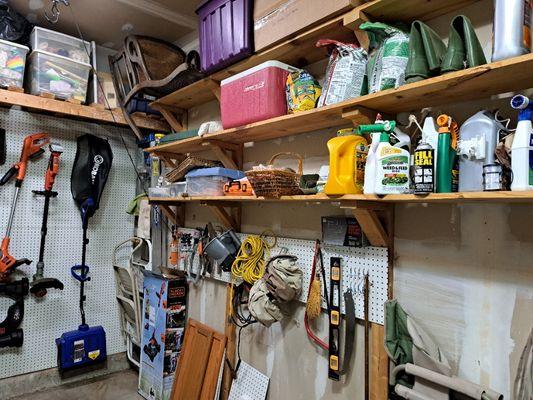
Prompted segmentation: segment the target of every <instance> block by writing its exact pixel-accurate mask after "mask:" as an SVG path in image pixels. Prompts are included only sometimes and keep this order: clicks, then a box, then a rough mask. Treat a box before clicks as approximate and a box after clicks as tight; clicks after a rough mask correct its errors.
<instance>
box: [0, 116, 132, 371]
mask: <svg viewBox="0 0 533 400" xmlns="http://www.w3.org/2000/svg"><path fill="white" fill-rule="evenodd" d="M0 121H1V126H2V127H3V128H4V129H5V130H6V138H7V160H6V163H5V165H3V166H0V174H3V173H4V172H5V171H7V170H8V169H9V167H10V166H11V164H13V163H14V162H16V161H18V158H19V157H20V151H21V147H22V141H23V139H24V137H25V136H26V135H29V134H32V133H36V132H47V133H49V134H50V135H51V137H52V141H56V142H58V143H60V144H61V145H62V146H63V147H64V148H65V152H64V153H63V154H62V156H61V165H60V171H59V175H58V176H57V178H56V183H55V186H54V190H55V191H57V192H58V193H59V195H58V197H57V198H54V199H51V201H50V212H49V220H48V235H47V240H46V250H45V259H44V261H45V276H48V277H55V278H58V279H60V280H61V281H62V282H63V283H64V285H65V289H64V290H63V291H57V290H50V291H49V293H48V295H47V296H46V297H45V298H44V299H40V300H36V299H35V298H34V297H33V296H31V295H29V296H28V297H27V298H26V301H25V315H24V321H23V323H22V328H23V330H24V346H23V347H22V348H20V349H0V378H5V377H8V376H13V375H18V374H23V373H28V372H32V371H38V370H42V369H46V368H52V367H55V366H56V365H57V360H56V357H57V351H56V346H55V343H54V340H55V339H56V338H57V337H59V336H60V335H61V334H62V333H63V332H66V331H70V330H74V329H77V327H78V325H79V324H80V315H79V309H78V298H79V284H78V282H77V281H75V280H74V279H73V278H72V276H71V275H70V267H71V266H73V265H75V264H79V263H80V262H81V245H82V243H81V241H82V229H81V218H80V214H79V211H78V209H77V208H76V206H75V204H74V201H73V200H72V195H71V192H70V174H71V170H72V164H73V162H74V156H75V153H76V138H77V137H78V136H80V135H82V134H85V133H92V134H94V135H97V136H100V137H106V138H108V139H109V142H110V144H111V148H112V150H113V156H114V157H113V166H112V169H111V172H110V175H109V179H108V182H107V186H106V188H105V191H104V194H103V196H102V199H101V202H100V209H99V210H98V211H97V212H96V214H95V216H94V217H93V218H91V220H90V222H89V230H88V236H89V240H90V242H89V245H88V248H87V265H89V266H90V267H91V271H90V276H91V280H90V281H89V282H88V283H87V284H86V295H87V302H86V304H85V310H86V315H87V323H88V324H89V325H102V326H103V327H104V329H105V330H106V334H107V352H108V354H114V353H119V352H122V351H124V350H125V346H124V339H123V337H122V335H121V333H120V321H119V316H118V308H117V303H116V301H115V283H114V277H113V268H112V265H111V255H112V251H113V249H114V247H115V245H116V244H117V243H118V242H120V241H122V240H124V239H126V238H128V237H130V236H131V235H132V234H133V223H134V221H133V217H132V216H130V215H128V214H126V206H127V204H128V202H129V201H130V200H131V199H132V198H133V197H134V195H135V172H134V169H133V167H132V165H131V163H130V160H129V158H128V155H127V153H126V151H125V149H124V146H123V144H122V141H121V140H120V136H119V133H122V134H123V135H124V137H125V139H126V141H127V144H128V147H129V148H130V149H132V150H133V151H134V150H135V148H136V146H135V142H134V140H133V138H132V134H131V132H130V131H129V130H127V129H123V128H118V127H112V126H105V125H102V126H100V125H97V124H93V123H88V122H78V121H72V120H68V119H63V118H59V117H56V118H54V117H48V116H43V115H36V114H30V113H27V112H23V111H17V110H6V109H0ZM132 154H135V153H134V152H133V153H132ZM48 157H49V152H48V149H46V153H45V154H44V155H43V156H42V157H41V158H40V159H39V160H37V161H35V162H30V164H29V166H28V173H27V175H26V180H25V181H24V184H23V186H22V190H21V193H20V198H19V203H18V206H17V210H16V215H15V220H14V222H13V230H12V235H11V236H12V239H11V245H10V252H11V254H12V255H13V256H14V257H15V258H22V257H26V258H29V259H31V260H33V261H34V263H33V264H32V265H30V266H22V267H20V272H23V273H24V275H26V276H27V277H28V278H29V279H30V281H31V276H32V275H33V273H34V272H35V263H36V261H37V259H38V255H39V243H40V228H41V221H42V213H43V204H44V199H43V198H42V197H34V196H33V195H32V192H31V191H32V190H33V189H37V190H42V189H43V185H44V173H45V170H46V166H47V161H48ZM13 185H14V184H13V182H10V183H9V184H7V185H6V186H4V187H0V235H1V236H3V235H4V232H5V227H6V224H7V218H8V213H9V210H10V207H11V196H12V194H13V190H14V186H13ZM20 276H21V274H17V275H14V276H13V277H14V278H15V277H17V278H19V277H20ZM9 304H10V303H9V302H8V301H7V300H5V299H4V298H2V303H1V307H0V318H1V319H3V318H5V313H6V310H7V305H9Z"/></svg>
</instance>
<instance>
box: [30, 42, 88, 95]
mask: <svg viewBox="0 0 533 400" xmlns="http://www.w3.org/2000/svg"><path fill="white" fill-rule="evenodd" d="M28 68H29V73H28V83H27V88H28V90H29V92H30V93H31V94H35V95H41V94H42V93H51V94H53V95H55V96H56V97H57V98H60V99H64V100H68V99H76V100H79V101H81V102H82V103H84V102H85V99H86V97H87V83H88V80H89V72H90V71H91V66H90V65H89V64H84V63H80V62H76V61H72V60H70V59H68V58H66V57H62V56H58V55H55V54H51V53H47V52H45V51H40V50H35V51H32V52H31V54H30V56H29V64H28Z"/></svg>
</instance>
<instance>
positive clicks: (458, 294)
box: [187, 0, 533, 399]
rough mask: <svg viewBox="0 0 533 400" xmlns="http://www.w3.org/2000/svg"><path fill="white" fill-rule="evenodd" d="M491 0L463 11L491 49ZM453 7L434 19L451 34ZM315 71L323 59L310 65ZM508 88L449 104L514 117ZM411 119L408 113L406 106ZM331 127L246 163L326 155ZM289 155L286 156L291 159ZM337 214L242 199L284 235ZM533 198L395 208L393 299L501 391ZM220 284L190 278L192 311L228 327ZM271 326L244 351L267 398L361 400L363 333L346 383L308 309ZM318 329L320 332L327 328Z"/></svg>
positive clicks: (465, 371) (531, 287)
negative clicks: (322, 346) (307, 317)
mask: <svg viewBox="0 0 533 400" xmlns="http://www.w3.org/2000/svg"><path fill="white" fill-rule="evenodd" d="M491 8H492V2H491V1H489V0H484V1H481V2H479V3H477V5H474V6H472V7H469V8H468V9H465V10H463V11H462V12H463V13H465V14H466V15H468V16H469V17H470V18H471V19H472V22H473V24H474V26H475V27H476V30H477V32H478V34H479V36H480V38H481V42H482V45H483V47H484V49H485V52H486V54H487V55H488V56H490V47H491V46H490V34H491V25H490V21H491V18H492V17H491ZM451 18H452V16H451V15H449V16H444V17H441V18H439V19H438V20H435V21H431V22H430V25H431V26H433V27H434V28H435V29H436V30H437V31H438V32H439V33H440V34H441V35H442V36H443V37H446V35H447V30H448V26H449V22H450V20H451ZM313 67H314V68H313V70H316V69H320V68H319V67H317V66H313ZM508 101H509V95H504V96H499V97H495V98H493V99H490V100H487V101H483V102H468V103H458V104H451V105H447V106H443V107H439V108H438V109H435V110H433V112H434V113H435V114H436V113H438V112H440V111H445V112H449V113H451V114H452V115H454V116H455V117H456V118H457V119H458V120H459V121H460V122H462V121H464V120H465V119H466V118H468V117H469V116H470V115H472V114H474V113H475V112H477V111H478V110H480V109H482V108H488V109H493V108H500V109H501V110H502V113H503V114H504V115H506V116H508V117H512V119H513V122H512V124H514V119H515V116H514V112H512V111H511V110H509V108H508V106H507V104H508ZM217 116H218V106H217V104H216V103H210V104H206V105H204V106H202V107H198V108H196V109H194V110H191V113H190V115H189V117H190V119H189V120H190V122H191V124H192V125H195V124H198V123H199V122H201V121H202V120H205V119H212V118H216V117H217ZM402 117H403V118H405V116H402ZM334 134H335V132H334V131H331V130H329V131H321V132H313V133H308V134H302V135H299V136H297V137H291V138H283V139H279V140H275V141H269V142H261V143H260V144H257V145H255V146H254V145H252V146H248V147H247V148H246V149H245V165H246V167H250V166H251V165H253V164H254V163H257V162H265V161H267V160H268V159H269V157H270V156H271V155H272V154H274V153H276V152H278V151H281V150H283V151H296V152H299V153H300V154H302V155H303V156H304V157H305V162H304V171H305V172H311V171H316V170H317V168H318V167H319V166H320V165H322V164H324V163H327V151H326V148H325V144H326V142H327V140H328V139H329V138H331V137H332V136H333V135H334ZM284 164H285V165H291V164H290V163H288V162H287V163H284ZM339 213H342V211H341V210H339V209H338V208H335V207H332V206H329V205H314V204H304V205H288V204H285V205H272V204H262V205H246V206H244V207H243V224H242V230H243V231H245V232H255V233H261V232H262V231H263V230H264V229H266V228H270V229H272V230H274V232H276V233H278V234H280V235H283V236H289V237H290V236H292V237H299V238H310V239H311V238H317V237H319V236H320V218H319V217H320V216H321V215H328V214H339ZM208 220H212V215H211V214H210V213H209V210H206V209H205V208H202V207H199V206H192V205H188V206H187V226H190V227H196V226H201V225H202V223H204V222H206V221H208ZM532 223H533V211H532V209H531V206H529V205H519V204H513V205H497V204H491V205H484V204H469V205H460V206H453V205H431V206H427V205H423V204H421V205H404V206H397V207H396V231H395V236H396V242H395V280H394V291H395V295H396V297H397V298H398V299H399V301H400V303H401V304H402V305H403V306H404V307H405V309H406V310H407V311H408V312H410V313H411V314H412V315H413V317H414V318H415V319H416V320H417V321H418V322H419V323H420V325H421V326H422V327H423V328H424V329H426V330H427V332H428V333H429V334H430V335H432V336H433V337H434V338H435V339H436V340H437V342H438V343H439V345H440V346H441V347H442V349H443V351H444V353H445V355H446V357H447V358H448V359H449V361H450V363H451V364H452V367H453V371H454V373H456V374H458V375H459V376H461V377H462V378H465V379H469V380H472V381H473V382H476V383H480V384H483V385H487V386H490V387H492V388H493V389H495V390H498V391H501V392H502V393H503V394H504V395H505V398H506V399H512V398H513V397H512V392H511V391H512V387H513V382H514V379H515V375H516V368H517V365H518V360H519V357H520V353H521V351H522V349H523V346H524V345H525V342H526V339H527V336H528V334H529V332H530V330H531V327H532V326H533V315H532V314H531V310H532V309H533V269H532V268H531V265H530V261H529V260H531V259H532V256H533V246H531V244H532V243H531V242H532V241H533V235H532V234H531V231H530V229H529V227H530V226H531V224H532ZM224 296H225V286H223V285H221V284H219V283H215V282H210V281H206V282H204V283H203V284H202V285H201V286H200V287H199V288H197V289H195V288H192V290H191V297H190V304H191V307H190V316H191V317H193V318H199V319H200V320H202V321H204V322H205V323H207V324H209V325H212V326H213V327H215V328H217V329H219V330H221V331H222V330H223V316H224V300H223V299H224ZM293 311H294V312H293V314H292V315H291V316H290V317H288V318H287V319H286V320H285V321H283V323H281V324H275V325H273V326H272V328H270V329H266V328H262V327H259V326H254V327H252V328H247V329H246V330H245V331H244V332H243V334H242V344H241V355H242V358H243V359H244V360H245V361H247V362H250V363H251V364H252V365H254V366H255V367H256V368H258V369H259V370H261V371H262V372H263V373H266V374H267V375H269V376H270V377H271V383H270V391H269V398H270V399H284V398H292V399H309V398H313V399H330V398H335V399H362V398H363V397H362V388H363V386H362V385H363V359H362V357H363V349H362V340H363V334H362V329H361V327H358V330H357V343H356V351H355V362H354V364H353V365H354V368H353V370H352V372H351V373H350V374H349V375H348V377H347V379H346V382H343V383H332V382H331V381H329V380H328V379H327V364H326V360H325V358H324V355H323V354H322V352H321V351H320V350H319V349H317V348H316V347H315V346H314V345H312V344H311V343H310V342H309V340H308V339H307V338H306V335H305V330H304V327H303V307H301V306H295V307H294V310H293ZM321 335H322V336H325V334H324V331H323V330H322V331H321Z"/></svg>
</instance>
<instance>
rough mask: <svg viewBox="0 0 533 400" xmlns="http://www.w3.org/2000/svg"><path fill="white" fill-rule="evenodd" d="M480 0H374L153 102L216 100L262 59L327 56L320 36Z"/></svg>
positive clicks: (348, 33)
mask: <svg viewBox="0 0 533 400" xmlns="http://www.w3.org/2000/svg"><path fill="white" fill-rule="evenodd" d="M476 1H480V0H446V1H442V0H403V1H401V2H400V1H398V0H374V1H371V2H369V3H365V4H363V5H361V6H359V7H357V8H355V9H353V10H351V11H349V12H347V13H345V14H343V15H341V16H338V17H335V18H332V19H331V20H329V21H327V22H324V23H322V24H320V25H318V26H315V27H312V28H311V29H309V30H307V31H305V32H300V33H297V34H295V35H293V36H292V37H289V38H288V39H286V40H285V41H283V42H281V43H279V44H277V45H274V46H273V47H270V48H268V49H266V50H264V51H262V52H260V53H257V54H255V55H253V56H251V57H249V58H248V59H246V60H244V61H241V62H239V63H237V64H234V65H232V66H230V67H228V68H226V69H223V70H222V71H219V72H215V73H214V74H211V75H210V76H208V77H206V78H205V79H202V80H200V81H198V82H195V83H193V84H192V85H189V86H187V87H185V88H183V89H180V90H178V91H176V92H174V93H171V94H169V95H167V96H165V97H162V98H160V99H158V100H156V101H155V102H154V103H153V105H154V106H155V107H157V106H158V105H159V106H171V107H174V108H181V109H189V108H191V107H194V106H197V105H200V104H204V103H206V102H209V101H212V100H215V99H216V98H217V97H218V92H217V91H218V90H219V83H220V81H221V80H222V79H225V78H228V77H230V76H232V75H235V74H237V73H239V72H242V71H245V70H247V69H249V68H252V67H255V66H256V65H259V64H261V63H263V62H265V61H269V60H278V61H281V62H284V63H287V64H290V65H293V66H295V67H300V68H301V67H304V66H306V65H308V64H312V63H314V62H316V61H319V60H321V59H324V58H326V57H327V53H326V51H325V49H322V48H317V47H316V46H315V44H316V42H317V41H318V40H319V39H333V40H339V41H341V42H353V41H354V39H355V35H354V32H353V30H354V29H355V28H356V27H358V26H359V25H360V23H361V22H363V21H364V20H368V19H372V20H375V21H390V22H398V21H404V22H411V21H414V20H416V19H419V20H424V21H426V20H429V19H432V18H435V17H438V16H440V15H444V14H447V13H449V12H452V11H455V10H457V9H460V8H461V7H465V6H467V5H469V4H472V3H475V2H476Z"/></svg>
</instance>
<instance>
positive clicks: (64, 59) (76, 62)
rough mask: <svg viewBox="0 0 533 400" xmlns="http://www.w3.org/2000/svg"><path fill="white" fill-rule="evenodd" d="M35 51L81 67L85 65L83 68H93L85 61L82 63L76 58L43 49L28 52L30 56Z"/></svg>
mask: <svg viewBox="0 0 533 400" xmlns="http://www.w3.org/2000/svg"><path fill="white" fill-rule="evenodd" d="M35 53H37V54H45V55H47V56H50V57H53V58H56V59H59V60H62V61H67V62H69V63H74V64H78V65H80V66H82V67H85V68H89V69H92V68H93V67H92V66H91V64H87V63H84V62H82V61H76V60H73V59H72V58H68V57H65V56H60V55H59V54H54V53H50V52H49V51H44V50H33V51H32V52H31V53H30V56H32V55H33V54H35Z"/></svg>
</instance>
